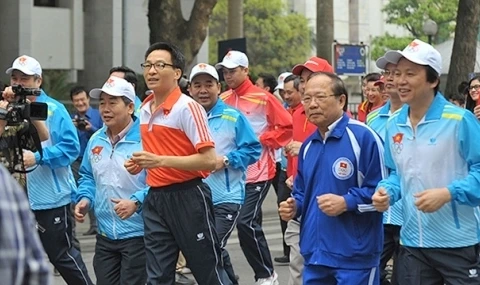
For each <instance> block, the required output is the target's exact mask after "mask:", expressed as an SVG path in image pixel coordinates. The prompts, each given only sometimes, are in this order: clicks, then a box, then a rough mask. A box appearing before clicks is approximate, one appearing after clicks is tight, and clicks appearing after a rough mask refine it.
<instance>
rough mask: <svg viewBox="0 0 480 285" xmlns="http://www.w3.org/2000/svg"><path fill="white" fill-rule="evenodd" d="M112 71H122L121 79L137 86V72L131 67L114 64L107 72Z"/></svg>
mask: <svg viewBox="0 0 480 285" xmlns="http://www.w3.org/2000/svg"><path fill="white" fill-rule="evenodd" d="M114 72H123V73H124V74H125V76H124V77H123V79H125V80H126V81H128V82H129V83H130V84H133V85H134V86H135V87H136V86H137V82H138V79H137V74H136V73H135V71H133V70H132V69H130V68H128V67H126V66H124V65H122V66H115V67H112V69H110V72H109V73H108V74H112V73H114Z"/></svg>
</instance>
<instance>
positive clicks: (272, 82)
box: [258, 73, 277, 93]
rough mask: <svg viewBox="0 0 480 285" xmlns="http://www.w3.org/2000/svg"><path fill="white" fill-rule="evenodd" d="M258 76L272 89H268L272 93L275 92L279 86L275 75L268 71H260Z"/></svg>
mask: <svg viewBox="0 0 480 285" xmlns="http://www.w3.org/2000/svg"><path fill="white" fill-rule="evenodd" d="M258 77H259V78H261V79H262V80H263V85H264V86H268V88H269V89H270V90H268V91H269V92H270V93H273V92H275V87H277V79H275V76H273V75H271V74H267V73H260V74H259V75H258Z"/></svg>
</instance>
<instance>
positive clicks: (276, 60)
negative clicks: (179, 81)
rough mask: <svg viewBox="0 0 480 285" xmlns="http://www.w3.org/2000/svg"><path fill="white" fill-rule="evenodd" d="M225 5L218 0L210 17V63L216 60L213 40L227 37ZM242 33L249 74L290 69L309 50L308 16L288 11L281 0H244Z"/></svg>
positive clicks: (310, 40) (310, 32) (310, 41)
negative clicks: (245, 45)
mask: <svg viewBox="0 0 480 285" xmlns="http://www.w3.org/2000/svg"><path fill="white" fill-rule="evenodd" d="M227 5H228V4H227V0H219V1H218V2H217V5H216V6H215V8H214V10H213V14H212V16H211V18H210V24H209V58H210V61H211V63H216V62H217V54H218V44H217V42H218V41H221V40H226V39H227V23H228V20H227V18H228V17H227V14H228V12H227ZM244 34H245V37H246V39H247V54H248V58H249V62H250V71H251V74H252V75H255V74H259V73H262V72H265V73H271V74H274V75H275V76H276V75H277V74H279V73H281V72H283V71H286V70H291V68H292V67H293V66H294V65H295V64H297V63H300V62H304V61H305V59H306V58H307V57H308V56H309V54H310V52H311V50H312V39H311V35H312V31H311V29H310V28H309V27H308V19H307V18H305V17H304V16H303V15H299V14H296V13H290V12H288V9H287V6H286V5H285V3H284V1H282V0H246V1H244ZM253 77H254V76H253Z"/></svg>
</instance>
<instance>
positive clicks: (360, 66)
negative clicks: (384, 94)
mask: <svg viewBox="0 0 480 285" xmlns="http://www.w3.org/2000/svg"><path fill="white" fill-rule="evenodd" d="M333 47H334V52H335V58H334V60H333V64H334V69H335V73H336V74H338V75H358V76H361V75H365V74H367V60H368V57H367V46H365V45H343V44H337V43H336V44H334V46H333Z"/></svg>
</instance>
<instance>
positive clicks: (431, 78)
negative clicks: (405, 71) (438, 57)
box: [425, 65, 440, 95]
mask: <svg viewBox="0 0 480 285" xmlns="http://www.w3.org/2000/svg"><path fill="white" fill-rule="evenodd" d="M425 71H426V74H427V82H429V83H435V81H437V80H438V83H437V85H436V86H435V88H433V91H434V92H435V93H434V95H437V92H438V90H440V76H439V75H438V72H437V71H435V69H433V67H431V66H430V65H425Z"/></svg>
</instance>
